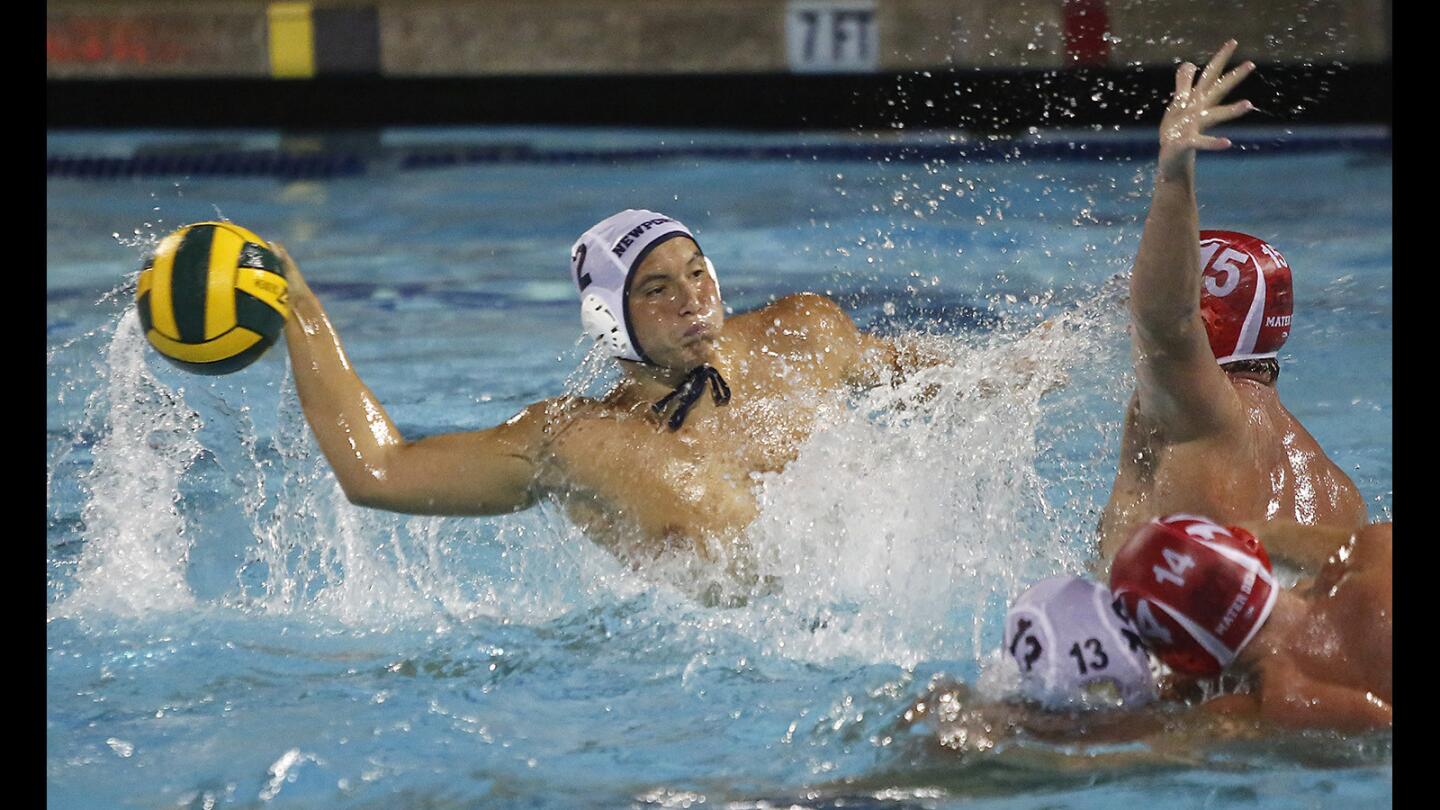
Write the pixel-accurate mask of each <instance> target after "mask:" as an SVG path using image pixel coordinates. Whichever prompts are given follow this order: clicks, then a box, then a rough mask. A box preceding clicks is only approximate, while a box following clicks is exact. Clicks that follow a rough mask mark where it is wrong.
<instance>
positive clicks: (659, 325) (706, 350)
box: [629, 236, 725, 369]
mask: <svg viewBox="0 0 1440 810" xmlns="http://www.w3.org/2000/svg"><path fill="white" fill-rule="evenodd" d="M629 314H630V323H631V325H632V326H633V327H634V329H635V337H636V338H637V339H638V340H639V341H640V346H641V347H642V348H644V350H645V353H646V354H647V355H649V357H650V359H651V360H653V361H654V362H655V363H656V364H658V365H661V366H664V367H666V368H679V369H689V368H693V367H695V366H697V365H699V364H701V363H705V362H709V359H710V356H711V354H712V352H713V349H714V344H715V340H716V339H717V338H719V336H720V328H721V327H722V326H723V325H724V323H725V310H724V307H723V306H722V305H721V302H720V291H719V289H718V288H717V287H716V284H715V279H714V278H713V277H712V276H711V275H710V272H709V270H708V269H706V266H705V257H704V254H702V253H701V252H700V248H699V246H697V245H696V244H695V243H694V242H693V241H691V240H690V239H687V238H685V237H683V236H682V237H676V238H674V239H669V240H666V241H665V242H662V243H660V245H659V246H657V247H656V248H655V249H654V250H652V251H651V252H650V255H649V256H646V257H645V261H644V262H643V263H641V265H640V268H639V269H638V270H636V272H635V276H634V278H632V279H631V281H630V297H629Z"/></svg>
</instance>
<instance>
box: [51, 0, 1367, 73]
mask: <svg viewBox="0 0 1440 810" xmlns="http://www.w3.org/2000/svg"><path fill="white" fill-rule="evenodd" d="M1389 8H1390V7H1389V2H1388V0H1349V1H1348V2H1346V1H1342V0H1249V2H1246V3H1244V4H1225V3H1218V2H1215V1H1214V0H1206V1H1205V2H1201V0H415V1H414V2H402V1H401V0H395V2H385V1H383V0H382V1H380V2H370V3H361V2H314V3H307V2H286V3H267V2H246V0H227V1H226V2H213V1H212V0H191V1H190V2H153V1H152V2H146V1H145V0H104V2H100V1H98V0H90V1H89V2H80V1H79V0H49V2H48V4H47V6H46V29H47V30H46V46H47V54H48V58H47V75H48V76H49V77H50V78H104V77H115V78H145V77H169V76H175V77H180V76H190V77H194V76H230V77H263V76H269V75H277V76H301V77H303V76H304V75H307V73H306V68H305V67H304V66H305V65H310V66H312V67H310V68H309V70H310V72H311V73H312V74H313V73H314V72H318V73H322V74H324V73H359V74H369V75H381V76H396V77H400V76H485V75H560V74H576V73H611V74H617V73H618V74H667V73H719V74H723V73H775V72H785V71H789V70H798V71H805V70H812V69H818V70H825V69H840V70H842V71H858V72H865V71H894V70H924V69H926V68H948V67H979V68H996V69H1013V68H1059V67H1064V66H1067V65H1069V64H1074V63H1077V62H1084V63H1087V64H1108V65H1111V66H1122V65H1131V64H1137V65H1138V64H1148V65H1155V64H1165V63H1169V62H1171V61H1173V60H1174V59H1175V58H1177V57H1179V58H1186V59H1192V60H1193V59H1200V58H1204V56H1206V55H1207V54H1208V53H1209V52H1211V51H1213V49H1214V48H1215V47H1216V46H1218V45H1219V43H1220V42H1222V41H1223V40H1224V39H1225V38H1226V37H1230V36H1234V37H1236V38H1238V39H1239V40H1240V41H1241V52H1240V56H1241V58H1251V59H1255V60H1256V61H1257V62H1262V63H1317V64H1324V63H1329V62H1334V61H1340V62H1347V63H1355V64H1360V63H1378V62H1384V61H1386V60H1387V59H1388V58H1389V53H1390V39H1389V34H1388V31H1389V26H1390V22H1389V17H1390V10H1389ZM836 11H839V12H848V13H849V15H850V16H848V17H847V16H845V14H843V13H842V14H840V15H838V16H837V15H836V14H835V13H834V12H836ZM803 13H809V15H810V16H808V17H803V18H802V17H801V16H800V15H802V14H803ZM787 24H788V25H789V26H790V30H791V33H790V36H789V37H788V38H787ZM797 26H799V27H797ZM805 26H809V27H808V28H807V27H805ZM1087 32H1088V33H1087ZM817 36H818V37H819V39H818V40H817V39H814V37H817ZM806 37H810V39H808V40H807V39H806ZM797 42H800V43H808V44H806V45H796V43H797ZM804 47H810V48H812V49H814V50H815V52H816V53H818V54H820V55H821V56H822V57H824V56H826V55H834V56H836V58H837V59H839V62H838V63H837V64H835V65H829V66H828V68H827V66H826V65H824V64H820V63H819V62H816V63H807V62H806V60H805V57H804V56H803V55H801V52H800V51H799V50H797V48H801V49H803V48H804ZM296 48H300V49H301V51H300V52H298V53H297V52H295V51H294V49H296ZM306 48H308V49H309V51H308V53H307V52H305V51H304V49H306ZM307 57H308V62H307V61H306V58H307ZM842 57H843V58H842ZM823 61H824V59H823V58H822V59H821V60H820V62H823ZM295 65H300V66H301V67H299V68H296V67H294V66H295ZM816 65H819V66H818V67H817V66H816Z"/></svg>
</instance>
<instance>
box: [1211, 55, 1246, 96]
mask: <svg viewBox="0 0 1440 810" xmlns="http://www.w3.org/2000/svg"><path fill="white" fill-rule="evenodd" d="M1254 71H1255V63H1254V62H1246V63H1245V64H1243V65H1240V66H1239V67H1237V68H1235V69H1234V70H1232V71H1230V72H1229V73H1226V74H1225V75H1224V76H1221V77H1220V81H1218V82H1216V83H1215V86H1214V87H1212V88H1210V92H1209V94H1208V95H1209V96H1210V97H1211V98H1213V99H1214V100H1216V101H1219V100H1220V99H1222V98H1224V97H1225V94H1226V93H1228V92H1230V91H1231V90H1232V89H1234V87H1235V85H1237V84H1239V83H1240V82H1243V81H1245V77H1246V76H1249V75H1250V74H1251V73H1253V72H1254Z"/></svg>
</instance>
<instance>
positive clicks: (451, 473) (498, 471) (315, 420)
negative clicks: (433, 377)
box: [272, 243, 545, 515]
mask: <svg viewBox="0 0 1440 810" xmlns="http://www.w3.org/2000/svg"><path fill="white" fill-rule="evenodd" d="M272 246H273V247H274V249H275V252H276V254H277V255H278V256H279V257H280V259H281V262H282V263H283V264H284V267H285V277H286V280H287V282H288V283H289V289H290V311H291V315H290V319H289V321H287V322H286V324H285V342H286V344H287V345H288V347H289V350H290V365H291V367H292V368H293V369H294V373H295V387H296V389H297V391H298V393H299V395H300V405H301V407H302V408H303V409H304V411H305V419H306V421H307V422H309V423H310V428H311V430H313V431H314V433H315V438H316V441H317V442H318V443H319V445H320V450H321V451H322V452H323V453H324V454H325V458H326V460H328V461H329V462H330V466H331V468H332V469H333V470H334V471H335V476H336V478H338V479H339V481H340V486H341V487H342V488H343V489H344V490H345V495H346V497H348V498H349V499H350V500H351V501H353V502H354V503H356V504H359V505H361V506H369V507H374V508H377V509H387V510H390V511H395V512H406V513H412V514H432V515H486V514H501V513H505V512H513V511H516V510H519V509H524V508H526V507H528V506H530V505H531V504H532V503H533V502H534V500H535V497H536V495H535V491H534V486H535V477H536V473H537V464H536V460H535V459H536V453H537V448H538V447H539V442H540V440H541V437H542V435H543V433H542V427H543V424H544V420H545V413H544V411H545V407H544V405H534V406H531V407H530V408H527V409H526V410H525V411H522V412H521V413H520V414H519V415H517V416H516V417H515V418H513V419H511V420H510V421H508V422H506V423H505V424H503V425H500V426H498V427H495V428H491V429H489V430H482V431H475V432H469V433H453V434H447V435H442V436H433V437H429V438H426V439H421V440H419V441H416V442H407V441H406V440H405V438H404V437H403V436H401V435H400V431H399V430H397V429H396V428H395V424H394V423H393V422H391V421H390V417H389V415H388V414H386V413H385V409H384V407H382V406H381V405H380V402H379V400H377V399H376V398H375V395H374V394H373V393H372V392H371V391H370V389H369V387H367V386H366V385H365V383H364V382H363V381H362V380H361V379H360V377H359V376H358V375H357V374H356V373H355V369H354V368H353V367H352V366H351V365H350V360H349V358H348V357H347V356H346V355H345V348H344V346H343V345H341V343H340V337H339V335H337V334H336V332H335V328H334V327H333V326H332V325H331V323H330V319H329V318H328V317H327V316H326V314H325V309H324V308H323V307H322V306H321V305H320V301H319V299H317V298H316V297H315V295H314V294H313V293H312V292H311V291H310V288H309V286H308V285H306V283H305V279H304V277H303V276H301V275H300V270H299V268H298V267H297V266H296V265H295V262H294V260H293V259H291V258H290V255H289V253H287V252H286V251H285V248H284V247H283V246H281V245H279V244H274V243H272Z"/></svg>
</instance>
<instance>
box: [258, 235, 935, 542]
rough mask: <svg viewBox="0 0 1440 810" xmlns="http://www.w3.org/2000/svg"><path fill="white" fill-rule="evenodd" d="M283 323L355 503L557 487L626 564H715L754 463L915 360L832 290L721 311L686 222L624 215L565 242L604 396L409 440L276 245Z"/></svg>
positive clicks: (508, 503)
mask: <svg viewBox="0 0 1440 810" xmlns="http://www.w3.org/2000/svg"><path fill="white" fill-rule="evenodd" d="M275 248H276V253H277V254H278V255H279V256H280V257H281V260H282V262H283V263H284V268H285V275H286V278H287V280H288V281H289V284H290V295H291V299H290V306H291V311H292V313H293V314H292V316H291V318H290V320H289V321H288V323H287V324H286V327H285V330H286V331H285V336H286V342H287V344H288V345H289V350H290V359H291V365H292V366H293V368H294V372H295V380H296V387H297V389H298V392H299V395H300V403H301V406H302V407H303V409H304V411H305V417H306V419H307V421H309V423H310V426H311V428H312V430H313V431H314V432H315V436H316V439H317V441H318V442H319V445H320V448H321V450H322V451H323V452H324V454H325V457H326V458H327V459H328V460H329V462H330V465H331V466H332V468H333V469H334V471H335V475H336V477H337V478H338V479H339V482H340V485H341V487H342V488H343V489H344V491H345V494H346V495H347V496H348V497H349V498H350V500H351V501H353V502H354V503H357V504H360V505H363V506H369V507H374V508H379V509H386V510H391V511H396V512H406V513H414V514H431V515H494V514H501V513H507V512H514V511H517V510H521V509H525V508H528V507H530V506H532V505H534V504H535V503H536V502H537V500H539V499H541V498H546V497H553V498H556V499H557V500H558V501H559V502H560V503H561V504H562V505H563V506H564V508H565V510H566V512H567V513H568V515H569V516H570V518H571V519H572V520H573V521H574V522H575V524H576V525H577V526H579V527H580V528H581V529H582V530H584V532H585V533H586V535H587V536H589V537H590V538H591V539H593V540H595V541H596V542H598V543H600V544H601V545H603V546H605V547H606V548H608V549H610V550H611V551H612V552H614V553H615V554H617V555H618V556H620V557H621V558H622V559H625V560H627V561H630V562H632V563H634V562H638V561H640V560H643V559H645V558H648V557H653V556H654V555H656V554H657V553H659V552H661V551H664V550H671V549H680V550H693V552H694V553H696V554H698V555H699V556H700V557H701V558H702V559H722V558H725V556H726V554H727V553H728V551H729V549H728V548H727V544H730V543H733V542H735V541H736V540H737V539H738V538H739V536H740V534H741V533H742V531H743V530H744V529H745V527H746V526H748V525H749V524H750V522H751V521H752V520H753V518H754V517H755V515H756V512H757V506H756V499H755V493H754V492H753V487H754V474H756V473H764V472H771V471H776V470H779V469H781V468H783V467H784V466H785V464H786V463H787V462H789V461H790V460H791V459H793V458H794V457H795V455H796V453H797V451H798V448H799V446H800V444H801V442H802V441H804V439H805V437H806V436H807V435H808V434H809V432H810V429H811V425H812V422H813V421H814V418H815V414H816V412H817V410H818V409H819V408H820V407H821V406H822V405H823V404H824V402H825V401H826V400H827V397H828V395H830V394H832V393H834V392H837V391H842V390H844V388H845V387H847V386H856V385H871V384H876V383H878V382H880V381H882V380H884V379H885V378H886V375H887V374H888V373H890V371H892V370H896V369H899V368H900V367H901V365H902V363H903V364H905V365H908V364H910V363H911V362H912V361H914V360H916V359H917V358H916V356H915V355H914V354H913V353H909V352H901V351H899V350H897V349H896V348H895V347H894V346H893V345H892V344H891V343H890V342H888V341H886V340H883V339H880V338H877V337H873V336H870V335H866V334H864V333H862V332H861V331H860V330H859V329H857V328H856V327H855V324H854V323H853V322H852V321H851V319H850V318H849V317H848V316H847V315H846V314H845V312H844V311H843V310H841V309H840V308H839V307H838V306H837V305H836V304H835V303H834V302H832V301H830V300H829V299H827V298H825V297H823V296H820V295H814V294H800V295H792V296H789V297H787V298H783V299H781V300H779V301H776V302H775V303H773V304H770V305H769V306H766V307H763V308H761V309H759V310H756V311H754V312H749V313H745V314H741V315H737V316H734V317H731V318H729V319H727V318H726V317H725V315H724V308H723V305H722V303H721V299H720V291H719V288H718V282H717V279H716V276H715V272H714V268H713V266H712V265H711V264H710V261H709V259H707V258H706V257H705V255H704V254H703V253H702V252H701V250H700V247H699V245H698V244H697V242H696V241H695V238H694V236H693V235H692V234H691V233H690V231H689V230H688V229H686V228H685V226H684V225H682V224H681V223H679V222H677V221H675V220H674V219H671V218H669V217H666V216H664V215H661V214H657V213H654V212H651V211H638V210H626V211H622V212H621V213H619V214H616V215H614V216H612V217H609V218H607V219H605V220H604V221H602V222H600V223H599V224H597V225H595V226H594V227H593V228H591V229H590V230H589V231H586V232H585V234H584V235H583V236H582V237H581V238H580V240H579V241H578V242H576V244H575V247H574V248H573V249H572V252H571V280H572V281H573V282H574V283H575V285H576V287H577V290H578V291H579V293H580V296H581V302H582V313H581V314H582V323H583V324H584V326H585V329H586V331H587V333H589V334H590V335H591V336H593V337H594V338H595V339H596V340H598V341H600V343H601V344H602V346H604V347H605V349H606V350H608V351H609V352H610V353H611V354H613V355H614V356H615V357H616V358H618V359H619V361H620V365H621V367H622V369H623V371H624V377H623V379H621V381H620V382H619V383H618V384H617V385H616V386H615V388H614V389H613V390H611V391H610V392H609V393H608V394H606V395H605V396H604V397H603V398H601V399H598V400H592V399H583V398H578V397H559V398H556V399H551V400H546V401H543V402H539V403H536V404H534V405H531V406H529V407H527V408H526V409H524V410H523V411H521V412H520V413H519V414H517V415H516V416H514V417H512V418H511V419H510V420H509V421H507V422H505V423H504V424H502V425H499V426H497V427H493V428H490V429H488V430H480V431H475V432H468V433H453V434H447V435H440V436H431V437H426V438H422V439H419V440H416V441H409V440H407V439H406V438H405V437H404V436H402V435H401V434H400V432H399V431H398V430H396V428H395V425H394V423H393V422H391V420H390V418H389V416H388V415H386V413H385V409H384V408H383V407H382V406H381V405H380V403H379V402H378V401H377V400H376V399H375V397H374V395H373V394H372V393H371V392H370V390H369V388H367V387H366V386H365V384H364V383H363V382H362V381H361V380H360V378H359V376H357V375H356V373H355V370H354V369H353V368H352V367H351V365H350V362H349V360H348V359H347V358H346V356H345V352H344V349H343V347H342V345H341V343H340V339H339V337H338V335H337V334H336V333H335V329H334V327H333V326H332V325H331V324H330V321H329V319H328V318H327V316H326V314H325V311H324V309H323V308H322V307H321V305H320V301H319V300H318V299H317V298H316V297H315V295H314V294H313V293H312V292H311V291H310V289H309V287H308V286H307V285H306V284H305V281H304V278H303V277H302V276H301V275H300V272H299V268H297V267H296V265H295V262H294V261H293V260H292V259H291V258H290V256H289V255H288V253H287V252H286V251H285V250H284V248H283V246H279V245H276V246H275Z"/></svg>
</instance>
